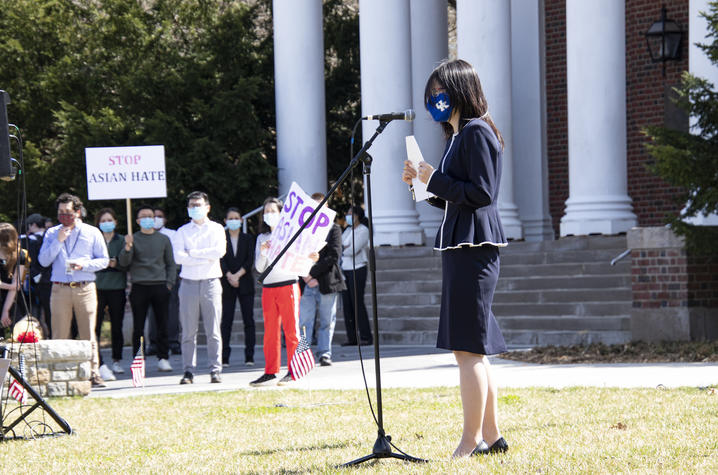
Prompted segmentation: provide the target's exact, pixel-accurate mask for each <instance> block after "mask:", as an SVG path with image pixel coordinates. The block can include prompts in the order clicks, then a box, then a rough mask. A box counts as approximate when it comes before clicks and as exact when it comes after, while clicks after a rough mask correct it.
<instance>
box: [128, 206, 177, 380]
mask: <svg viewBox="0 0 718 475" xmlns="http://www.w3.org/2000/svg"><path fill="white" fill-rule="evenodd" d="M136 222H137V224H138V225H139V226H140V230H139V231H137V232H136V233H134V234H132V235H129V234H128V235H127V236H125V246H124V248H123V249H122V252H121V253H120V265H122V266H124V267H126V268H127V269H128V270H129V272H130V277H131V279H132V290H131V292H130V306H131V307H132V323H133V330H132V354H133V355H136V354H137V351H138V350H139V348H140V341H141V340H140V337H141V336H142V335H143V334H144V330H145V321H146V320H147V312H148V310H149V308H150V307H152V312H153V313H154V316H155V321H156V324H157V358H158V362H157V369H158V370H159V371H167V372H169V371H172V366H171V365H170V362H169V340H168V336H167V315H168V312H169V301H170V291H171V289H172V286H173V285H174V283H175V279H176V278H177V270H176V265H175V259H174V254H173V251H172V243H171V242H170V240H169V238H168V237H167V236H165V235H164V234H162V233H159V232H157V231H156V230H155V212H154V209H152V207H151V206H146V205H140V206H139V208H138V209H137V219H136ZM143 350H144V348H143Z"/></svg>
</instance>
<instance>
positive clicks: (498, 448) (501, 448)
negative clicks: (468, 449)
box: [488, 437, 509, 454]
mask: <svg viewBox="0 0 718 475" xmlns="http://www.w3.org/2000/svg"><path fill="white" fill-rule="evenodd" d="M508 450H509V444H508V443H507V442H506V440H504V438H503V437H499V440H497V441H496V442H494V443H493V444H492V445H491V447H489V450H488V452H489V453H490V454H498V453H503V452H508Z"/></svg>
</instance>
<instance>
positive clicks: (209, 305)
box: [172, 191, 227, 384]
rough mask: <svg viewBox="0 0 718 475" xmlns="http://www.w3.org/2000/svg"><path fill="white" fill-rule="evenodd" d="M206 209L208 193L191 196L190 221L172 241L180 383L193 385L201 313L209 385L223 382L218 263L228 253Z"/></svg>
mask: <svg viewBox="0 0 718 475" xmlns="http://www.w3.org/2000/svg"><path fill="white" fill-rule="evenodd" d="M209 210H210V205H209V197H208V196H207V193H204V192H203V191H193V192H192V193H190V194H189V196H188V197H187V214H188V215H189V217H190V218H191V219H192V221H190V222H189V223H187V224H185V225H184V226H182V227H181V228H179V229H178V230H177V233H176V234H175V236H174V238H173V239H172V246H173V248H174V255H175V259H176V261H177V264H179V265H181V266H182V270H181V271H180V277H181V278H182V280H181V283H180V288H179V301H180V309H179V312H180V313H179V316H180V325H181V327H182V366H183V367H184V376H183V377H182V379H180V384H192V383H193V382H194V372H195V370H196V367H197V329H198V327H199V317H200V314H201V315H202V322H203V323H204V331H205V335H206V336H207V362H208V366H209V376H210V382H211V383H221V382H222V376H221V374H222V333H221V330H220V324H221V321H222V283H221V282H220V278H221V277H222V267H221V265H220V263H219V260H220V259H221V258H222V256H224V254H225V253H226V252H227V238H226V236H225V232H224V227H223V226H222V225H221V224H219V223H216V222H214V221H212V220H211V219H209V218H208V217H207V216H208V214H209Z"/></svg>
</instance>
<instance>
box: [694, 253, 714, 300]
mask: <svg viewBox="0 0 718 475" xmlns="http://www.w3.org/2000/svg"><path fill="white" fill-rule="evenodd" d="M687 273H688V296H687V298H688V306H689V307H707V308H718V257H713V258H704V257H701V258H699V257H693V256H690V255H689V256H688V268H687Z"/></svg>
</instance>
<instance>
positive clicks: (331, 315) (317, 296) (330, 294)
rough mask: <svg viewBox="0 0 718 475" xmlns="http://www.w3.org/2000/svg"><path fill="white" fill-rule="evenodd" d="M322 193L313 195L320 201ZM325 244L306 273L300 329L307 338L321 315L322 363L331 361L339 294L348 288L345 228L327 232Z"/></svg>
mask: <svg viewBox="0 0 718 475" xmlns="http://www.w3.org/2000/svg"><path fill="white" fill-rule="evenodd" d="M322 198H324V195H323V194H321V193H314V194H313V195H312V199H315V200H317V201H320V200H321V199H322ZM326 242H327V244H326V246H324V247H323V248H322V249H321V250H320V251H319V260H318V261H317V262H316V263H315V264H314V265H313V266H312V268H311V269H310V270H309V275H308V276H306V277H304V282H305V283H306V285H305V286H304V293H303V294H302V299H301V301H300V302H299V329H300V331H302V327H304V330H305V331H306V334H307V339H311V338H312V334H313V333H314V320H315V318H316V316H317V315H318V316H319V327H318V328H317V355H318V356H319V364H320V365H321V366H331V364H332V337H333V336H334V325H335V324H336V321H337V297H338V295H339V292H341V291H342V290H346V284H345V283H344V274H343V273H342V270H341V268H340V267H339V258H340V257H341V255H342V230H341V228H340V227H339V226H338V225H337V224H336V223H334V224H332V228H331V229H330V230H329V234H327V239H326Z"/></svg>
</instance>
